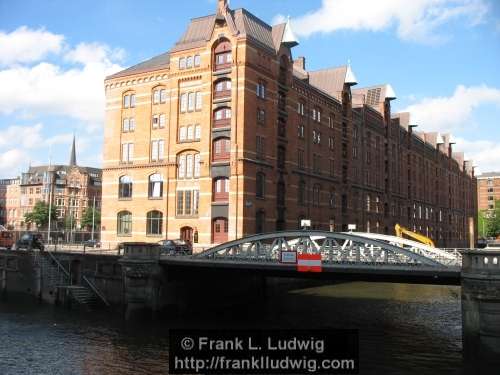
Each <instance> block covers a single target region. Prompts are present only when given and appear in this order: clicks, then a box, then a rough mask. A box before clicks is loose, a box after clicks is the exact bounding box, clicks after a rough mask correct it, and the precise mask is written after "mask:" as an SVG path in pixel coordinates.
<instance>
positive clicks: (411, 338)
mask: <svg viewBox="0 0 500 375" xmlns="http://www.w3.org/2000/svg"><path fill="white" fill-rule="evenodd" d="M234 302H235V304H234V305H232V306H231V307H228V306H223V307H211V308H208V307H207V306H196V307H192V308H191V309H190V310H188V311H186V312H184V313H183V314H182V316H179V315H173V316H168V317H163V318H162V319H161V320H158V321H155V322H153V321H152V320H150V319H148V320H147V321H145V322H142V323H141V324H138V323H131V322H124V321H123V320H121V319H120V318H119V315H118V314H117V315H116V317H110V316H109V314H103V313H98V314H95V313H92V314H90V313H76V312H68V311H65V310H63V309H61V308H53V307H51V306H37V305H33V303H32V302H30V303H20V302H19V301H17V302H16V303H13V302H8V303H3V302H2V303H0V337H2V345H1V346H0V374H16V375H17V374H26V373H31V374H104V375H115V374H168V368H167V363H168V329H169V328H173V327H174V328H194V327H196V328H300V329H304V328H358V329H359V330H360V340H361V342H360V358H361V373H362V374H372V373H374V374H378V373H384V374H436V373H439V374H443V373H450V374H459V373H460V367H461V318H460V289H459V288H457V287H444V286H423V285H422V286H421V285H405V284H375V283H345V284H339V285H333V286H318V287H309V288H296V289H294V290H292V291H290V292H288V293H287V292H286V291H284V290H283V289H280V288H276V289H273V290H270V291H269V293H268V296H267V298H266V300H265V301H263V300H251V301H250V300H247V299H246V296H242V300H240V301H234Z"/></svg>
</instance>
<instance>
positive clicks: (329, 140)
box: [328, 137, 335, 150]
mask: <svg viewBox="0 0 500 375" xmlns="http://www.w3.org/2000/svg"><path fill="white" fill-rule="evenodd" d="M334 145H335V143H334V139H333V137H329V138H328V147H329V148H330V150H333V148H334Z"/></svg>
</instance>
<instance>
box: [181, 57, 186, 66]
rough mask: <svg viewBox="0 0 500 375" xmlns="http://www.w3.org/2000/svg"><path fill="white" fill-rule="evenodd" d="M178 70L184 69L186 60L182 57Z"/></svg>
mask: <svg viewBox="0 0 500 375" xmlns="http://www.w3.org/2000/svg"><path fill="white" fill-rule="evenodd" d="M179 69H186V59H185V58H184V57H181V58H180V59H179Z"/></svg>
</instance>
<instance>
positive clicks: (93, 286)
mask: <svg viewBox="0 0 500 375" xmlns="http://www.w3.org/2000/svg"><path fill="white" fill-rule="evenodd" d="M82 278H83V280H84V281H85V282H86V283H87V285H88V286H89V287H90V289H92V291H93V292H94V293H95V294H96V295H97V296H98V297H99V298H100V299H101V301H102V302H104V304H105V305H106V306H108V307H110V306H111V305H110V304H109V302H108V301H107V300H106V298H105V297H104V296H103V295H102V294H101V292H99V290H98V289H97V287H96V286H95V285H94V284H93V283H92V282H91V281H90V280H89V279H87V277H86V276H82Z"/></svg>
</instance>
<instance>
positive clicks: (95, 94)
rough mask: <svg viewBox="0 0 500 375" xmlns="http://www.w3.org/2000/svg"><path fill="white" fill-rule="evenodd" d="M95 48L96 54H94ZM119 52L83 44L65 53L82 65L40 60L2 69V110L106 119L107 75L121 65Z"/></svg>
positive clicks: (74, 117)
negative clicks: (117, 61) (63, 64)
mask: <svg viewBox="0 0 500 375" xmlns="http://www.w3.org/2000/svg"><path fill="white" fill-rule="evenodd" d="M92 51H95V52H96V53H95V54H94V55H92ZM116 56H117V52H113V51H112V50H111V49H109V48H108V47H106V46H104V45H101V44H91V45H84V44H81V45H79V46H78V47H77V48H75V49H74V50H71V51H69V52H68V54H67V55H66V58H67V59H68V60H70V61H73V62H79V63H82V64H83V66H82V67H72V68H67V69H65V68H63V67H61V66H59V65H55V64H52V63H47V62H41V63H39V64H36V65H35V66H31V67H27V66H15V67H11V68H8V69H5V70H1V71H0V82H2V85H0V113H6V114H10V113H13V112H16V111H18V112H21V113H22V114H24V115H28V116H30V115H36V116H42V115H47V114H55V115H63V116H70V117H72V118H73V119H78V120H83V121H86V122H92V123H96V122H97V123H100V124H102V123H103V120H104V104H105V98H104V88H103V81H104V78H105V77H106V76H107V75H109V74H112V73H114V72H116V71H119V70H121V69H122V68H121V67H120V66H119V65H118V64H115V63H114V62H113V59H114V58H116Z"/></svg>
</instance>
